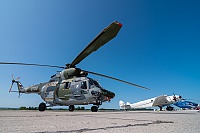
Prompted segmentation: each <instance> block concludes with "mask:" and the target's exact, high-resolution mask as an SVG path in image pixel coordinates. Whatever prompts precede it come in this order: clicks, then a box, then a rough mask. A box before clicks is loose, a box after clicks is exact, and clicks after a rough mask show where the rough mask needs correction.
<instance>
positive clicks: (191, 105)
mask: <svg viewBox="0 0 200 133" xmlns="http://www.w3.org/2000/svg"><path fill="white" fill-rule="evenodd" d="M174 105H176V106H177V107H179V108H189V109H192V108H193V109H196V108H197V107H198V104H197V103H195V102H191V101H186V100H181V101H178V102H175V103H174Z"/></svg>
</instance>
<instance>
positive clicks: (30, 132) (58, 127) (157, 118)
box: [0, 110, 200, 133]
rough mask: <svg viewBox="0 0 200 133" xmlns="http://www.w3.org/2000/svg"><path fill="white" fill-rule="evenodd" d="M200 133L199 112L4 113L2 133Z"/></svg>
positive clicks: (0, 124) (0, 113) (1, 115)
mask: <svg viewBox="0 0 200 133" xmlns="http://www.w3.org/2000/svg"><path fill="white" fill-rule="evenodd" d="M8 132H12V133H14V132H15V133H22V132H27V133H82V132H83V133H133V132H137V133H161V132H164V133H200V112H197V111H171V112H169V111H162V112H154V111H116V112H111V111H109V112H89V111H84V112H80V111H74V112H68V111H45V112H39V111H20V110H16V111H15V110H8V111H7V110H1V111H0V133H8Z"/></svg>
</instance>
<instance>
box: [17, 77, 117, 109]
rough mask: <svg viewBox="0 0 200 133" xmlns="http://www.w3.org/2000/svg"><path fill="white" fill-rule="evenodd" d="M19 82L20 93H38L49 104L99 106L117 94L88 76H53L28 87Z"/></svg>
mask: <svg viewBox="0 0 200 133" xmlns="http://www.w3.org/2000/svg"><path fill="white" fill-rule="evenodd" d="M17 82H18V88H19V91H20V93H26V94H30V93H37V94H38V95H40V96H41V98H42V99H43V100H44V101H45V102H46V104H49V106H70V105H88V104H93V105H97V106H99V105H101V104H102V102H105V101H110V100H111V99H112V98H114V96H115V94H114V93H113V92H111V91H108V90H106V89H104V88H102V87H101V86H100V84H99V83H98V81H96V80H94V79H92V78H88V77H74V78H70V79H67V80H58V78H52V79H51V80H50V81H49V82H45V83H40V84H37V85H33V86H29V87H26V88H24V87H23V86H22V85H21V83H20V82H19V81H17ZM20 87H21V88H20Z"/></svg>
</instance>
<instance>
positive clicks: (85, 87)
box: [81, 81, 87, 89]
mask: <svg viewBox="0 0 200 133" xmlns="http://www.w3.org/2000/svg"><path fill="white" fill-rule="evenodd" d="M81 89H87V82H86V81H83V82H81Z"/></svg>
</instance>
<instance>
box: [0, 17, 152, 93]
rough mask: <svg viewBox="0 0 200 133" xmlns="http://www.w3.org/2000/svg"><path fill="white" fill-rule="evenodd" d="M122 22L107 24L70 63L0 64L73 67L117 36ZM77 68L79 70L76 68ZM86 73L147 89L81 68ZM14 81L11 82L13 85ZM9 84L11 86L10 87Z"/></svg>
mask: <svg viewBox="0 0 200 133" xmlns="http://www.w3.org/2000/svg"><path fill="white" fill-rule="evenodd" d="M121 27H122V24H121V23H119V22H117V21H114V22H113V23H111V24H110V25H109V26H107V27H106V28H105V29H104V30H103V31H102V32H100V34H99V35H97V37H95V38H94V39H93V41H91V42H90V43H89V44H88V45H87V46H86V48H85V49H84V50H83V51H82V52H81V53H80V54H79V55H78V56H77V57H76V58H75V59H74V60H73V61H72V63H71V64H66V67H63V66H53V65H42V64H31V63H18V62H0V64H10V65H27V66H40V67H54V68H63V69H67V68H75V67H76V65H77V64H78V63H80V62H81V61H82V60H83V59H85V58H86V57H87V56H88V55H90V54H91V53H92V52H94V51H96V50H98V49H99V48H100V47H101V46H103V45H105V44H106V43H107V42H109V41H110V40H112V39H113V38H114V37H116V36H117V34H118V32H119V30H120V29H121ZM77 70H79V71H80V70H81V69H78V68H77ZM83 71H84V72H86V73H90V74H94V75H98V76H102V77H106V78H110V79H113V80H116V81H119V82H123V83H126V84H129V85H132V86H136V87H139V88H142V89H146V90H149V89H148V88H146V87H143V86H140V85H137V84H133V83H130V82H127V81H124V80H121V79H118V78H114V77H111V76H107V75H104V74H99V73H96V72H91V71H87V70H83ZM13 83H14V82H12V85H13ZM12 85H11V88H12Z"/></svg>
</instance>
